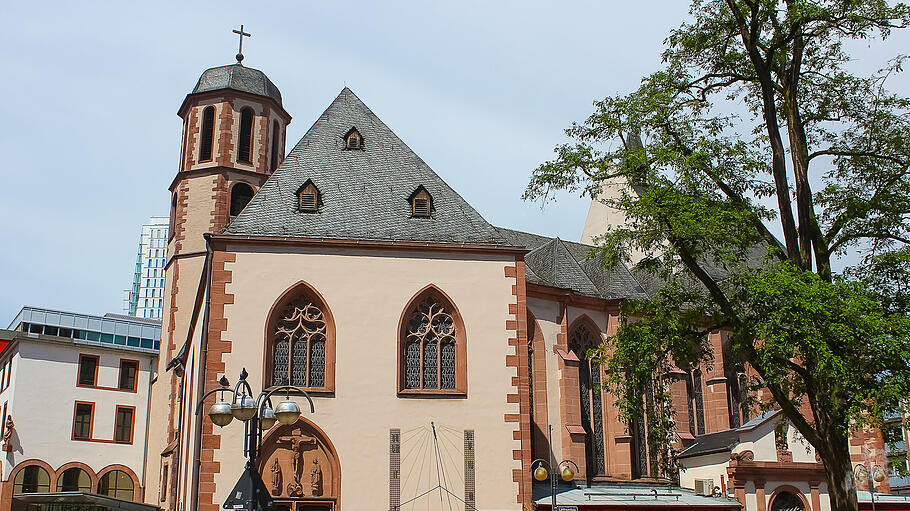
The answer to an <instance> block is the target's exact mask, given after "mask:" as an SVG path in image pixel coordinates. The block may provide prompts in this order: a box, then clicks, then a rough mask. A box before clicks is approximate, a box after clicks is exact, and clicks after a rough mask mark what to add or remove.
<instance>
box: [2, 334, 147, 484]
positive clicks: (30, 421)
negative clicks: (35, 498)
mask: <svg viewBox="0 0 910 511" xmlns="http://www.w3.org/2000/svg"><path fill="white" fill-rule="evenodd" d="M80 354H86V355H97V356H98V357H100V358H99V367H98V380H97V385H99V386H104V387H115V388H116V387H117V386H118V383H119V374H120V360H121V359H129V360H138V361H139V371H138V374H137V375H136V387H137V391H136V392H123V391H119V390H106V389H96V388H87V387H77V386H76V381H77V375H78V371H79V355H80ZM155 359H156V357H155V355H154V354H151V353H141V352H134V351H120V350H113V349H106V348H101V347H94V346H89V345H84V344H74V343H72V342H66V341H64V342H60V343H55V342H49V341H20V343H19V348H18V353H17V354H16V356H15V357H14V359H13V383H12V384H11V385H10V387H9V388H8V389H6V391H5V392H4V395H3V396H2V399H4V400H6V401H8V402H9V406H8V410H7V413H9V414H10V415H12V417H13V421H14V422H15V433H14V435H13V442H12V445H13V446H14V450H13V451H12V452H5V453H3V456H2V460H3V479H4V480H7V479H8V478H9V476H10V472H11V471H12V469H13V468H14V467H15V466H16V465H17V464H19V463H20V462H22V461H25V460H29V459H40V460H42V461H45V462H47V463H48V464H49V465H50V466H52V467H53V468H54V469H55V470H56V469H58V468H59V467H61V466H62V465H64V464H66V463H69V462H72V461H78V462H82V463H85V464H86V465H89V466H90V467H91V468H92V470H94V471H95V472H96V473H97V472H98V471H99V470H101V469H103V468H105V467H107V466H108V465H112V464H121V465H126V466H128V467H129V468H130V469H131V470H133V471H134V472H135V473H136V475H137V476H139V478H140V481H141V479H142V474H143V472H144V470H143V468H144V460H143V457H144V455H145V445H146V444H145V432H146V418H147V407H148V388H149V381H150V370H151V367H152V365H153V364H154V363H155ZM76 401H85V402H91V403H94V404H95V405H94V410H95V411H94V420H93V424H92V438H94V439H99V440H107V441H108V442H90V441H82V440H73V439H72V433H73V415H74V410H75V403H76ZM35 403H40V404H41V410H42V412H41V414H40V415H36V414H35V409H36V408H35V406H36V405H35ZM117 405H124V406H132V407H135V412H134V423H133V443H132V444H116V443H112V442H110V441H111V440H113V438H114V420H115V414H116V409H117ZM0 406H2V404H0ZM138 497H139V495H138V493H137V498H138Z"/></svg>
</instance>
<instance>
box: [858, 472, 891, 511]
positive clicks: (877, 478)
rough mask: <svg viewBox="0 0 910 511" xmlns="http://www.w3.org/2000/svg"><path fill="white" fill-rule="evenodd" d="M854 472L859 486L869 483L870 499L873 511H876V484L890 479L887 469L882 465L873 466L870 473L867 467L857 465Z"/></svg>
mask: <svg viewBox="0 0 910 511" xmlns="http://www.w3.org/2000/svg"><path fill="white" fill-rule="evenodd" d="M853 472H854V473H855V475H856V482H857V483H858V484H857V486H862V485H863V484H864V483H865V482H866V481H868V482H869V497H870V498H871V499H872V511H875V483H881V482H882V481H884V480H885V478H886V477H888V476H887V474H886V473H885V469H884V468H882V466H881V465H872V470H871V473H870V470H869V468H868V467H866V465H857V466H856V467H854V469H853Z"/></svg>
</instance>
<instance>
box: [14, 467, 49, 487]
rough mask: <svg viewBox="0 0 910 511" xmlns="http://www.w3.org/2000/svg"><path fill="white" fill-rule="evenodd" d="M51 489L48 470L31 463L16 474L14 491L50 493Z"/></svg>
mask: <svg viewBox="0 0 910 511" xmlns="http://www.w3.org/2000/svg"><path fill="white" fill-rule="evenodd" d="M50 491H51V478H50V476H49V475H48V474H47V470H44V469H43V468H41V467H39V466H37V465H29V466H27V467H25V468H23V469H22V470H20V471H19V473H18V474H16V479H15V481H14V482H13V493H14V494H15V493H48V492H50Z"/></svg>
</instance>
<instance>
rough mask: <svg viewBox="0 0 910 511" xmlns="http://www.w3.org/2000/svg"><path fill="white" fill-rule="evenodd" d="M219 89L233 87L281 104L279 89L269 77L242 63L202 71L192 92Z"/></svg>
mask: <svg viewBox="0 0 910 511" xmlns="http://www.w3.org/2000/svg"><path fill="white" fill-rule="evenodd" d="M220 89H234V90H239V91H243V92H249V93H250V94H257V95H259V96H267V97H270V98H272V99H274V100H275V102H276V103H278V105H281V91H279V90H278V87H276V86H275V84H274V83H272V81H271V80H269V77H268V76H266V75H265V73H263V72H262V71H260V70H258V69H253V68H251V67H246V66H244V65H242V64H230V65H227V66H218V67H213V68H211V69H206V70H205V71H203V73H202V76H200V77H199V81H198V82H196V87H194V88H193V92H192V93H193V94H197V93H200V92H208V91H213V90H220Z"/></svg>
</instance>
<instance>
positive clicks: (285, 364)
mask: <svg viewBox="0 0 910 511" xmlns="http://www.w3.org/2000/svg"><path fill="white" fill-rule="evenodd" d="M326 335H327V327H326V321H325V315H324V314H323V311H322V306H321V305H317V304H316V303H315V300H311V299H310V298H309V297H308V296H306V295H301V296H299V297H297V298H296V299H295V300H293V301H292V302H291V303H290V304H288V305H287V306H285V307H284V309H283V310H282V312H281V315H280V316H279V318H278V321H277V324H276V326H275V333H274V337H273V341H272V342H273V344H272V346H273V348H272V349H273V352H272V383H273V385H283V384H287V383H288V382H289V383H290V384H291V385H296V386H300V387H324V386H325V359H326V356H325V355H326Z"/></svg>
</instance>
